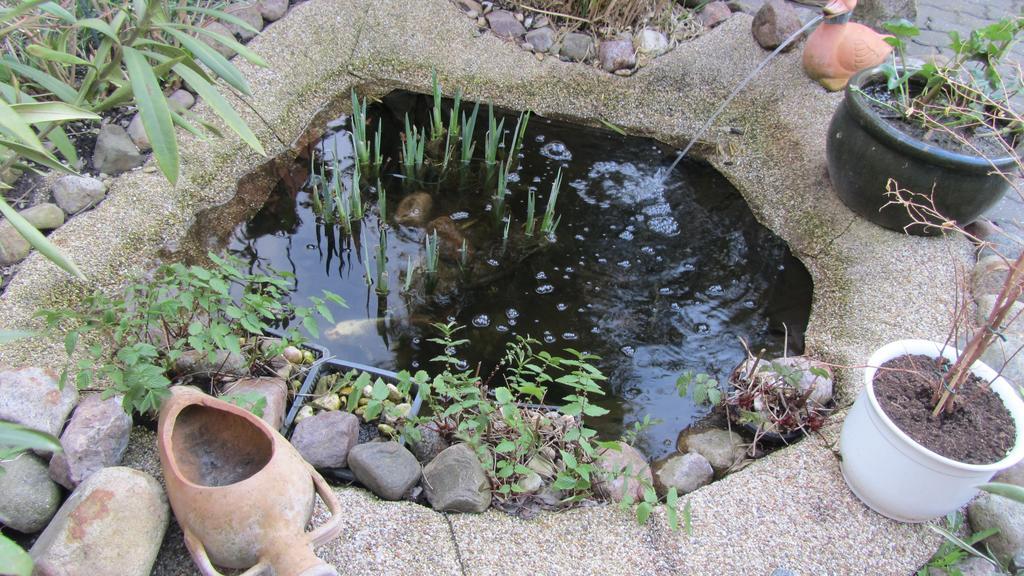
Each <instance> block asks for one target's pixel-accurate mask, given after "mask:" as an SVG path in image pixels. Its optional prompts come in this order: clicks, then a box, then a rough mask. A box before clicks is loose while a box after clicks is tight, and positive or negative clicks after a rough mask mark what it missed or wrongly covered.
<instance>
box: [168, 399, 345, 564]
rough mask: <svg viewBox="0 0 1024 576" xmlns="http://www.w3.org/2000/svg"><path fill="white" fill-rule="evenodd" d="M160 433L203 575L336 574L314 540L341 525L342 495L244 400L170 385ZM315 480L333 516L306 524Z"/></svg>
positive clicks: (176, 503) (172, 488)
mask: <svg viewBox="0 0 1024 576" xmlns="http://www.w3.org/2000/svg"><path fill="white" fill-rule="evenodd" d="M171 390H172V394H171V397H170V398H168V399H167V400H166V401H165V402H164V405H163V406H162V407H161V409H160V419H159V422H158V428H157V443H158V446H159V451H160V462H161V464H162V465H163V470H164V479H165V480H166V483H167V497H168V499H169V500H170V502H171V508H172V509H173V510H174V516H175V518H177V520H178V524H180V525H181V529H182V531H183V532H184V533H185V544H186V546H188V549H189V552H190V553H191V554H192V558H193V560H195V563H196V565H197V566H198V567H199V570H200V572H202V574H203V575H204V576H219V575H220V573H219V572H218V571H217V569H216V568H214V565H217V566H220V567H223V568H234V569H243V568H247V569H248V570H246V571H245V572H244V573H243V575H242V576H256V575H257V574H274V575H275V576H337V571H335V570H334V568H331V567H330V566H328V565H327V564H325V563H324V562H323V561H322V560H320V559H319V558H317V557H316V555H315V554H313V547H315V546H319V545H321V544H324V543H326V542H328V541H329V540H331V539H333V538H335V537H336V536H337V535H338V533H339V532H340V531H341V515H340V511H341V510H340V504H339V503H338V500H337V497H336V496H335V495H334V492H333V491H331V489H330V487H329V486H328V485H327V483H326V482H325V481H324V479H323V477H322V476H320V474H318V473H317V472H316V471H315V470H314V469H313V467H312V466H310V465H309V464H308V463H306V461H305V460H303V459H302V457H301V456H299V453H298V452H297V451H296V450H295V449H294V448H292V445H291V444H290V443H289V442H288V441H287V440H285V438H284V437H283V436H281V435H280V434H279V433H278V432H277V431H276V430H273V429H271V428H270V426H268V425H267V424H266V423H265V422H264V421H263V420H262V419H260V418H257V417H256V416H255V415H253V414H252V413H251V412H249V411H248V410H245V409H244V408H241V407H239V406H235V405H234V404H230V403H228V402H224V401H223V400H218V399H216V398H213V397H212V396H209V395H207V394H204V393H202V392H200V391H198V390H195V389H192V388H185V387H175V388H172V389H171ZM314 490H315V492H316V493H317V494H319V495H320V498H322V499H323V501H324V502H325V503H326V504H327V507H328V509H329V510H330V512H331V518H330V520H329V521H328V522H327V523H325V524H324V525H322V526H320V527H319V528H317V529H315V530H314V531H312V532H308V533H307V532H306V531H305V527H306V524H307V523H308V522H309V520H310V517H311V516H312V514H313V504H314Z"/></svg>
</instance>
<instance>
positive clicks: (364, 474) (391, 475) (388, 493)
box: [348, 442, 421, 500]
mask: <svg viewBox="0 0 1024 576" xmlns="http://www.w3.org/2000/svg"><path fill="white" fill-rule="evenodd" d="M348 467H349V468H351V469H352V473H353V474H355V476H356V479H357V480H359V482H360V483H362V485H363V486H366V487H367V488H369V489H370V492H373V493H374V494H376V495H377V496H379V497H381V498H383V499H384V500H400V499H401V498H402V497H403V496H404V495H405V494H406V493H408V492H409V490H411V489H412V487H413V486H415V485H416V483H417V482H419V480H420V473H421V471H420V463H419V461H418V460H416V457H415V456H413V454H412V452H409V451H408V450H407V449H406V448H405V446H402V445H401V444H399V443H398V442H366V443H363V444H358V445H356V446H355V447H353V448H352V450H351V451H350V452H349V454H348Z"/></svg>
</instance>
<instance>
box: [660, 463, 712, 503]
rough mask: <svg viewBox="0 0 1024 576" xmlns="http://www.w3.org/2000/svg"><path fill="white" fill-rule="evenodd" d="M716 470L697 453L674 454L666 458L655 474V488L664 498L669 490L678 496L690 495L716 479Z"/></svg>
mask: <svg viewBox="0 0 1024 576" xmlns="http://www.w3.org/2000/svg"><path fill="white" fill-rule="evenodd" d="M714 476H715V470H714V469H713V468H711V463H710V462H708V460H707V458H705V457H703V456H701V455H700V454H697V453H696V452H688V453H686V454H673V455H671V456H669V457H668V458H666V459H665V460H664V461H663V462H662V463H661V465H660V466H658V467H657V470H656V471H655V472H654V488H655V489H656V490H657V491H658V495H660V496H664V495H665V494H667V493H668V490H669V488H675V489H676V494H679V495H682V494H689V493H690V492H693V491H694V490H696V489H698V488H700V487H701V486H706V485H708V484H710V483H711V480H713V479H714Z"/></svg>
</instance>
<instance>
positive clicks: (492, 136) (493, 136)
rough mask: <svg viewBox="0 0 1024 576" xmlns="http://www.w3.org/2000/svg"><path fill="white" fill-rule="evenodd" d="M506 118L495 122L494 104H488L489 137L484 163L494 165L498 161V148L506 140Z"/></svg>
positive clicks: (489, 165)
mask: <svg viewBox="0 0 1024 576" xmlns="http://www.w3.org/2000/svg"><path fill="white" fill-rule="evenodd" d="M504 135H505V119H504V118H502V119H501V122H495V119H494V105H493V104H491V103H488V104H487V138H486V139H485V140H484V163H485V164H487V166H488V167H489V168H490V167H493V166H494V165H495V164H496V163H497V162H498V148H500V147H501V144H502V143H503V142H504Z"/></svg>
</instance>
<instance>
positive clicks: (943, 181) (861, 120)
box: [827, 17, 1024, 235]
mask: <svg viewBox="0 0 1024 576" xmlns="http://www.w3.org/2000/svg"><path fill="white" fill-rule="evenodd" d="M886 28H887V29H888V31H889V32H890V33H891V34H893V36H891V37H889V38H888V39H887V41H888V42H889V43H890V44H892V45H893V46H894V47H895V50H894V51H893V56H892V61H891V62H889V63H887V64H884V65H882V66H878V67H875V68H869V69H866V70H862V71H860V72H858V73H857V74H855V75H854V76H853V77H852V78H851V79H850V83H849V85H848V86H847V89H846V93H845V98H844V100H843V102H842V103H841V104H840V105H839V107H838V108H837V110H836V112H835V114H834V115H833V117H832V122H831V125H830V126H829V132H828V141H827V156H828V170H829V176H830V177H831V180H832V185H833V187H834V188H835V189H836V192H837V193H838V194H839V197H840V198H841V199H842V200H843V202H844V203H845V204H846V205H847V206H848V207H849V208H850V209H851V210H853V211H854V212H856V213H857V214H859V215H861V216H863V217H864V218H866V219H868V220H870V221H871V222H874V223H875V224H878V225H880V226H884V227H886V228H890V229H894V230H905V231H907V232H910V233H912V234H921V235H932V234H937V233H939V232H940V231H941V230H942V226H943V224H944V223H945V222H950V221H952V222H956V223H958V224H960V225H966V224H969V223H970V222H972V221H973V220H975V219H976V218H978V217H979V216H980V215H981V214H983V213H984V212H985V211H986V210H988V209H989V208H990V207H992V206H993V205H994V204H995V203H996V202H998V201H999V199H1000V198H1001V197H1002V196H1003V194H1004V193H1005V192H1006V190H1007V181H1006V179H1005V178H1001V177H1000V174H1003V173H1006V172H1007V171H1009V170H1011V169H1013V168H1015V166H1016V163H1015V157H1016V156H1017V154H1016V152H1015V150H1014V149H1015V147H1016V145H1017V142H1018V140H1019V137H1020V135H1021V134H1022V132H1024V126H1022V124H1021V123H1020V122H1019V119H1018V117H1017V115H1015V114H1013V111H1014V108H1013V103H1012V101H1011V99H1012V98H1013V96H1014V95H1015V94H1016V93H1017V91H1018V89H1019V87H1020V79H1019V78H1009V77H1007V76H1004V75H1003V74H1002V73H1001V72H1000V66H1001V63H1002V61H1003V59H1004V57H1005V56H1006V55H1007V53H1008V51H1009V49H1010V48H1011V47H1012V45H1013V44H1014V42H1015V41H1016V40H1017V38H1018V35H1019V34H1020V32H1021V30H1022V29H1024V18H1022V17H1014V18H1008V19H1005V20H1002V21H1000V22H998V23H996V24H992V25H990V26H987V27H984V28H980V29H978V30H975V31H973V32H971V34H970V35H969V36H968V37H966V38H961V37H960V36H959V35H957V34H956V33H951V34H950V47H951V48H952V50H953V57H952V58H951V59H950V60H949V61H948V62H946V63H943V64H941V65H940V64H937V63H934V62H933V63H925V64H922V65H919V66H913V65H911V64H910V63H909V61H908V59H907V58H906V55H905V49H906V46H907V42H908V41H909V39H910V38H912V37H913V36H915V35H917V34H918V30H917V28H916V27H914V26H913V25H912V24H911V23H909V22H907V21H905V20H904V21H899V22H890V23H888V24H886ZM890 179H894V180H896V181H897V182H899V183H900V186H902V187H904V188H905V189H908V190H910V191H912V192H913V193H915V194H921V195H926V196H928V197H929V198H931V199H932V203H933V204H934V207H935V208H936V212H937V213H939V214H941V215H943V217H944V218H945V220H939V219H937V218H915V217H914V216H913V215H912V214H909V213H908V212H907V211H906V210H905V209H904V208H903V207H902V206H898V205H893V204H891V203H890V202H889V197H888V196H887V194H886V192H887V188H886V186H887V184H888V182H889V180H890Z"/></svg>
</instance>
